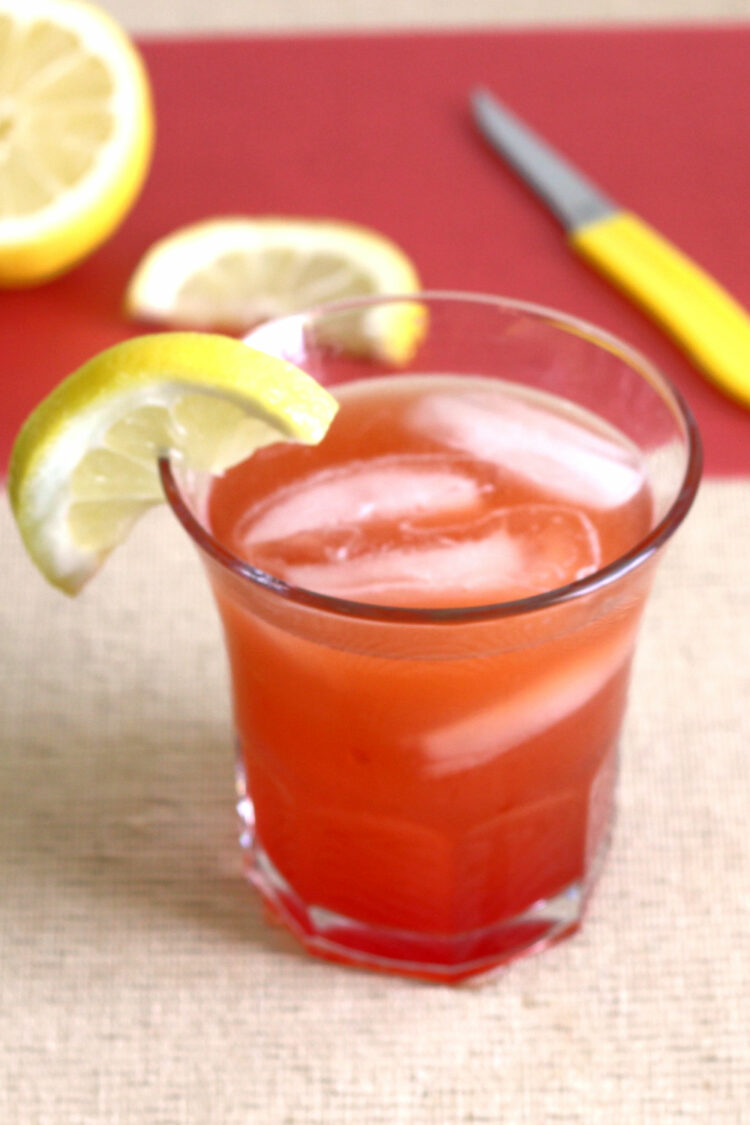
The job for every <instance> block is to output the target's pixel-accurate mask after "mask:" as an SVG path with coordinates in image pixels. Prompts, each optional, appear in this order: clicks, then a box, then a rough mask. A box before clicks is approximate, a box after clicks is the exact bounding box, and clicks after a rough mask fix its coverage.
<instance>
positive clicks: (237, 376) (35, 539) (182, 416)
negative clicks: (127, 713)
mask: <svg viewBox="0 0 750 1125" xmlns="http://www.w3.org/2000/svg"><path fill="white" fill-rule="evenodd" d="M336 409H337V403H336V400H335V399H334V398H333V397H332V396H331V395H330V394H329V393H328V392H327V391H325V390H323V388H322V387H321V386H320V385H319V384H318V383H316V382H315V380H314V379H312V378H311V377H310V376H309V375H306V374H305V373H304V372H303V371H300V370H299V369H298V368H296V367H294V366H293V365H292V364H289V363H286V362H285V361H283V360H280V359H276V358H275V357H272V356H268V355H266V354H265V353H264V352H258V351H255V350H254V349H252V348H249V347H248V346H247V345H246V344H243V343H241V342H240V341H238V340H231V339H229V338H227V337H224V336H213V335H210V334H201V333H190V332H175V333H161V334H154V335H151V336H143V337H138V338H136V339H133V340H127V341H125V342H124V343H122V344H117V345H116V346H115V347H113V348H109V349H108V350H107V351H104V352H101V353H100V354H99V355H97V356H95V357H94V358H93V359H91V360H89V362H88V363H86V364H84V366H83V367H80V368H79V369H78V370H77V371H75V372H74V373H73V374H72V375H69V376H68V377H67V379H64V380H63V382H62V383H60V384H59V385H58V386H57V387H56V388H55V390H54V391H53V392H52V393H51V394H50V395H49V396H48V397H47V398H46V399H45V400H44V401H43V402H42V403H41V404H40V405H39V406H38V407H37V408H36V410H35V411H34V412H33V413H32V414H31V415H30V417H29V418H28V419H27V421H26V423H25V424H24V426H23V427H22V429H21V431H20V433H19V435H18V437H17V439H16V442H15V445H14V447H13V452H12V455H11V462H10V470H9V476H8V492H9V495H10V501H11V506H12V509H13V513H14V515H15V518H16V522H17V524H18V527H19V529H20V532H21V536H22V538H23V541H24V544H25V546H26V549H27V550H28V552H29V554H30V556H31V558H32V559H33V560H34V562H35V563H36V565H37V566H38V567H39V569H40V570H41V571H42V573H43V574H44V575H45V576H46V577H47V578H48V579H49V581H50V582H51V583H52V584H53V585H55V586H58V587H59V588H60V589H61V590H64V591H65V592H66V593H69V594H75V593H77V592H78V590H80V589H81V587H82V586H83V585H84V583H85V582H86V581H87V580H88V579H89V578H90V577H91V576H92V575H93V574H94V573H95V572H96V571H97V570H98V569H99V567H100V566H101V565H102V563H103V561H104V559H105V558H106V556H107V555H108V554H109V552H110V551H111V550H112V549H113V547H115V546H117V544H118V543H120V542H121V541H122V540H123V539H124V538H125V537H126V535H127V534H128V532H129V531H130V528H131V527H132V525H133V523H134V522H135V520H136V519H138V517H139V516H140V515H141V514H142V513H143V512H145V511H146V510H147V509H148V508H150V507H152V506H153V505H154V504H158V503H160V502H161V501H162V500H163V493H162V489H161V484H160V480H159V475H158V458H159V456H160V455H161V454H162V453H167V452H170V453H172V454H173V455H174V456H176V457H178V458H182V460H183V461H184V462H185V463H186V464H187V465H189V466H190V467H193V468H197V469H205V470H208V471H211V472H221V471H223V470H224V469H226V468H228V467H229V466H230V465H233V464H236V463H237V462H238V461H241V460H244V458H246V457H248V456H249V455H250V454H251V453H252V452H253V451H254V450H256V449H258V448H260V447H261V446H263V445H268V444H269V443H271V442H273V441H280V440H286V441H292V440H293V441H300V442H306V443H309V444H314V443H316V442H318V441H320V440H321V438H322V437H323V435H324V434H325V432H326V430H327V428H328V426H329V424H330V422H331V420H332V418H333V416H334V414H335V412H336Z"/></svg>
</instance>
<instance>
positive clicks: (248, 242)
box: [125, 217, 420, 363]
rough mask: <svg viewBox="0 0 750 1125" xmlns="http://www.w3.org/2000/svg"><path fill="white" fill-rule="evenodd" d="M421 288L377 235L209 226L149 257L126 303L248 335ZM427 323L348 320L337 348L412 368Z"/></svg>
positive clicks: (224, 222)
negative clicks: (277, 322)
mask: <svg viewBox="0 0 750 1125" xmlns="http://www.w3.org/2000/svg"><path fill="white" fill-rule="evenodd" d="M419 287H420V282H419V276H418V274H417V271H416V268H415V266H414V265H413V263H412V262H411V261H410V259H409V258H408V257H407V255H406V254H405V253H404V252H403V251H402V250H401V249H400V248H399V247H398V246H396V245H395V243H393V242H392V241H391V240H390V239H388V238H386V237H385V236H384V235H382V234H380V233H379V232H377V231H374V230H370V229H368V228H366V227H361V226H357V225H356V224H353V223H345V222H338V221H334V220H327V219H301V218H271V217H261V218H244V217H229V218H216V219H209V220H206V221H204V222H200V223H195V224H192V225H190V226H186V227H182V228H180V229H179V230H176V231H174V232H173V233H172V234H170V235H167V236H166V237H165V238H163V239H161V240H160V241H159V242H157V243H155V245H154V246H152V247H151V249H150V250H149V251H148V252H147V253H146V255H145V256H144V258H143V259H142V261H141V262H140V264H139V266H138V267H137V269H136V271H135V273H134V274H133V277H132V278H131V281H130V284H129V286H128V289H127V293H126V296H125V306H126V310H127V312H128V314H129V315H131V316H133V317H136V318H139V319H142V320H147V321H153V322H157V323H161V324H167V325H170V326H173V327H179V326H183V327H185V326H187V327H193V328H196V327H198V328H204V329H211V330H221V331H227V332H234V333H241V332H247V331H248V330H249V329H250V328H252V327H253V326H255V325H256V324H259V323H261V322H263V321H266V320H268V319H271V318H274V317H279V316H285V315H288V314H290V313H295V312H300V311H304V310H307V309H311V308H313V307H316V306H319V305H321V304H329V303H331V302H333V301H339V300H346V299H349V298H354V297H372V296H377V295H383V294H389V293H392V294H410V293H414V292H416V291H417V290H418V289H419ZM418 335H419V324H418V321H415V319H414V316H413V310H411V312H409V311H408V310H405V307H404V306H398V305H394V306H393V308H392V309H391V310H390V311H389V310H387V309H385V310H380V311H379V312H378V314H377V315H374V314H372V313H370V314H369V319H365V318H364V317H363V315H357V314H356V313H353V314H352V315H351V316H349V317H348V318H347V319H346V321H344V320H341V321H340V329H339V333H338V338H337V340H336V342H337V343H340V344H342V346H346V347H348V349H349V350H351V351H355V352H359V353H364V354H369V355H375V356H378V357H379V358H384V359H387V360H391V361H393V362H394V363H400V362H403V360H404V359H405V358H406V357H408V355H409V354H410V352H411V351H412V350H413V345H414V342H415V339H416V338H417V336H418Z"/></svg>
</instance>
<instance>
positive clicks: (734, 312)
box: [569, 211, 750, 406]
mask: <svg viewBox="0 0 750 1125" xmlns="http://www.w3.org/2000/svg"><path fill="white" fill-rule="evenodd" d="M569 241H570V244H571V245H572V246H573V248H574V249H575V250H576V251H577V252H578V253H579V254H581V256H582V257H584V258H586V259H587V260H588V261H589V262H590V263H591V264H592V265H593V266H594V267H595V268H596V269H597V270H599V272H600V273H602V274H604V275H605V276H606V277H607V278H608V279H609V280H610V281H612V282H613V283H614V284H615V285H617V286H618V287H619V288H620V289H622V290H624V291H625V292H626V293H627V294H628V295H629V296H630V297H632V298H633V299H634V300H635V301H637V302H638V303H639V304H640V305H642V306H643V308H644V309H645V310H646V312H648V313H650V314H651V316H653V317H654V319H656V320H657V321H659V322H660V323H661V324H662V325H663V326H664V327H665V328H666V329H667V330H668V331H669V333H670V334H671V335H672V336H673V337H674V339H675V340H676V341H677V343H678V344H680V345H681V346H682V347H683V348H684V350H685V351H686V352H687V353H688V355H690V356H691V357H692V358H693V360H694V361H695V362H696V363H697V364H698V366H699V367H701V368H702V369H703V371H704V372H705V373H706V374H707V375H708V376H709V377H710V378H711V379H713V380H714V382H715V383H716V384H717V385H718V386H719V387H720V388H721V389H722V390H723V391H726V392H727V393H728V394H730V395H732V397H733V398H736V399H738V400H739V401H740V402H742V403H743V404H744V405H745V406H750V315H748V313H747V312H746V311H745V310H744V309H743V308H742V306H741V305H740V304H738V302H737V301H735V300H734V298H733V297H731V296H730V295H729V293H727V292H726V290H724V289H722V287H721V286H720V285H718V284H717V282H715V281H714V280H713V278H712V277H710V276H709V275H708V274H707V273H705V271H704V270H702V269H701V268H700V267H699V266H697V265H696V264H695V263H694V262H692V261H691V260H690V258H688V257H687V255H686V254H683V253H682V252H681V251H680V250H678V249H677V248H676V247H675V246H673V245H672V244H671V243H670V242H668V241H667V239H666V238H663V237H662V236H661V235H660V234H659V233H658V232H657V231H655V230H654V229H653V228H652V227H650V226H649V225H648V224H647V223H644V222H643V221H642V220H641V219H639V218H638V217H637V216H636V215H632V214H630V213H628V212H627V211H617V212H615V213H614V214H613V215H608V216H606V218H604V219H597V220H595V221H594V222H591V223H587V224H586V225H585V226H582V227H578V228H577V229H576V230H575V231H573V232H572V233H571V234H570V235H569Z"/></svg>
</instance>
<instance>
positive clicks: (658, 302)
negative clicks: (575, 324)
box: [471, 89, 750, 407]
mask: <svg viewBox="0 0 750 1125" xmlns="http://www.w3.org/2000/svg"><path fill="white" fill-rule="evenodd" d="M471 108H472V112H473V116H474V120H475V122H476V124H477V126H478V128H479V130H480V132H481V133H482V134H483V136H484V137H485V139H486V140H487V141H488V142H489V143H490V144H491V145H492V147H493V148H494V149H495V150H496V151H497V152H499V153H500V155H501V156H503V157H504V159H505V160H506V161H507V162H508V163H509V164H510V165H511V166H512V167H513V168H514V169H515V170H516V171H517V172H518V173H519V175H520V176H521V177H522V178H523V179H524V180H525V181H526V182H527V183H528V184H529V186H530V187H531V188H532V189H533V190H534V191H535V192H536V193H537V194H538V195H539V196H540V198H541V199H542V200H543V201H544V202H545V203H546V204H547V206H548V207H549V209H550V210H551V211H552V212H553V214H555V215H556V216H557V218H558V219H559V220H560V222H561V223H562V226H563V228H564V229H565V231H566V234H567V240H568V243H569V245H570V246H571V247H572V249H573V250H575V251H576V252H577V253H578V254H580V255H581V257H583V258H584V259H585V260H586V261H587V262H588V263H589V264H590V265H592V266H593V267H594V268H595V269H597V270H598V271H599V272H600V273H601V274H602V275H603V276H604V277H605V278H606V279H607V280H608V281H610V282H611V283H612V284H614V285H615V286H617V287H618V288H619V289H621V290H622V291H623V292H624V293H625V294H626V296H628V297H629V298H630V299H631V300H633V301H635V302H636V303H637V304H638V305H640V307H641V308H642V309H643V310H644V311H645V312H647V313H648V314H649V315H650V316H651V317H652V318H653V319H654V320H655V321H656V322H657V323H658V324H659V325H660V326H661V327H662V328H664V329H665V330H666V331H667V332H668V333H669V334H670V335H671V337H672V338H673V339H674V340H675V342H676V343H677V344H678V345H679V346H680V347H682V349H683V351H684V352H685V353H686V354H687V356H688V357H689V358H690V359H691V360H692V361H693V363H694V364H695V365H696V366H697V367H698V368H699V369H700V370H701V371H702V372H703V373H704V374H705V375H707V376H708V377H709V378H710V379H712V380H713V382H714V383H715V384H716V385H717V386H718V387H719V388H720V390H722V391H724V392H725V393H726V394H728V395H730V396H731V397H732V398H734V399H735V400H736V401H738V402H740V403H742V404H743V405H744V406H746V407H750V316H748V313H747V312H746V310H745V309H744V308H743V307H742V305H740V304H739V302H738V301H736V300H735V298H734V297H732V296H731V295H730V294H729V293H728V292H727V290H726V289H724V288H723V287H722V286H721V285H720V284H719V283H718V282H717V281H716V280H715V279H714V278H712V277H711V276H710V275H709V274H708V273H707V272H706V271H705V270H703V269H702V268H701V267H700V266H699V265H697V264H696V263H695V262H694V261H692V259H691V258H689V257H688V256H687V255H686V254H684V253H683V252H682V251H681V250H679V249H678V248H677V247H676V246H674V245H673V244H672V243H671V242H669V241H668V239H666V238H664V236H663V235H661V234H659V232H658V231H657V230H656V229H655V228H654V227H652V226H650V225H649V224H648V223H646V222H645V221H644V220H643V219H641V218H639V217H638V216H637V215H635V214H633V213H632V212H630V211H627V210H625V209H624V208H622V207H620V206H619V205H618V204H617V203H615V202H614V201H613V200H611V199H610V198H609V197H608V196H607V195H605V194H604V192H602V191H601V190H600V189H599V187H598V186H597V185H595V184H594V183H593V182H592V181H591V180H589V179H588V178H587V177H586V176H585V175H583V173H582V172H580V171H579V170H578V169H577V168H576V167H574V165H573V164H571V163H570V162H569V161H568V160H566V158H565V157H564V156H563V155H562V154H561V153H559V152H557V151H556V150H555V149H554V148H553V147H552V146H551V145H550V144H548V143H547V141H546V140H544V139H543V138H542V137H541V136H539V135H538V134H537V133H535V132H534V130H532V129H531V128H530V127H529V126H528V125H526V124H525V122H523V121H522V120H521V119H520V118H519V117H517V116H516V115H515V114H514V113H512V112H511V111H510V110H509V109H508V108H507V107H506V106H504V105H503V104H502V103H501V102H499V101H498V99H497V98H495V97H494V96H493V95H492V94H491V93H489V91H487V90H484V89H479V90H475V91H474V92H473V94H472V95H471Z"/></svg>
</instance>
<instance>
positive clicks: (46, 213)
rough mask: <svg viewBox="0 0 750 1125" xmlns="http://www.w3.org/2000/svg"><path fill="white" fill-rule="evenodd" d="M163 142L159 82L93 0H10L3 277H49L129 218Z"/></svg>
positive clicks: (2, 155) (0, 162)
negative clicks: (156, 101) (156, 119)
mask: <svg viewBox="0 0 750 1125" xmlns="http://www.w3.org/2000/svg"><path fill="white" fill-rule="evenodd" d="M152 143H153V114H152V108H151V96H150V91H149V84H148V79H147V76H146V72H145V69H144V66H143V63H142V61H141V59H140V56H139V54H138V52H137V51H136V49H135V47H134V46H133V44H132V43H131V42H130V40H129V38H128V37H127V35H126V34H125V32H124V31H122V29H121V28H120V27H119V26H118V25H117V24H116V23H115V22H114V21H113V20H112V19H111V18H110V17H109V16H108V15H107V14H106V13H104V12H103V11H101V10H100V9H99V8H97V7H96V6H94V5H93V4H89V3H85V2H84V0H23V3H22V4H19V3H18V0H0V285H5V286H11V285H25V284H30V283H34V282H39V281H43V280H45V279H47V278H49V277H52V276H54V275H55V274H57V273H59V272H60V271H62V270H64V269H66V268H67V267H69V266H71V265H73V264H74V263H75V262H77V261H78V260H79V259H80V258H82V257H83V256H84V255H86V254H87V253H88V252H90V251H91V250H93V249H94V248H95V247H96V246H98V245H99V244H100V243H101V242H102V241H103V240H104V239H105V238H106V237H107V236H108V235H109V234H110V233H111V232H112V231H113V230H114V228H115V227H116V226H117V225H118V223H119V222H120V221H121V220H122V218H124V216H125V214H126V212H127V211H128V209H129V208H130V206H131V205H132V203H133V201H134V199H135V197H136V195H137V193H138V191H139V189H140V187H141V185H142V183H143V180H144V178H145V175H146V172H147V169H148V165H149V161H150V157H151V150H152Z"/></svg>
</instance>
